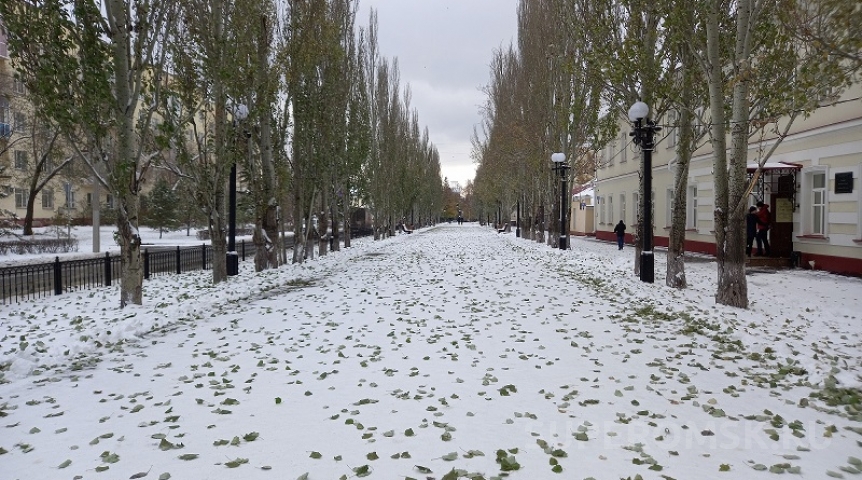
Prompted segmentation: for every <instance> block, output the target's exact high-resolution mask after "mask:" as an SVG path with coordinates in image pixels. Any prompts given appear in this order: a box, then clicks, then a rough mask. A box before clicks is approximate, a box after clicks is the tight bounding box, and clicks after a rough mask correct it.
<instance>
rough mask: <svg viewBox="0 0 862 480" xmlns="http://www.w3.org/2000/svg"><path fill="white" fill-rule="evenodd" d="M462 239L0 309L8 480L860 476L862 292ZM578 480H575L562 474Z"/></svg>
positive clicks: (408, 239) (841, 281) (819, 282)
mask: <svg viewBox="0 0 862 480" xmlns="http://www.w3.org/2000/svg"><path fill="white" fill-rule="evenodd" d="M656 260H657V262H656V263H657V265H656V272H657V277H658V278H657V283H656V284H654V285H647V284H643V283H641V282H640V281H639V280H638V279H637V278H636V277H635V276H634V275H632V274H631V273H630V271H631V265H632V263H633V251H632V249H630V248H628V247H627V248H626V249H625V250H623V251H622V252H620V251H618V250H617V248H616V245H611V244H606V243H601V242H596V241H593V240H590V239H581V238H574V239H573V242H572V250H570V251H565V252H563V251H559V250H554V249H551V248H549V247H547V246H545V245H541V244H536V243H531V242H527V241H525V240H523V239H519V238H515V236H514V234H498V233H497V232H496V231H495V230H493V229H490V228H481V227H478V226H476V225H470V224H468V225H463V226H458V225H448V224H447V225H442V226H439V227H436V228H432V229H426V230H417V231H416V232H414V233H413V234H412V235H399V236H397V237H393V238H390V239H387V240H384V241H380V242H373V241H371V240H367V239H363V240H360V241H358V242H356V246H355V247H354V248H351V249H347V250H343V251H341V252H337V253H335V254H332V255H329V256H326V257H323V258H317V259H314V260H312V261H309V262H306V263H305V264H302V265H290V266H285V267H283V268H281V269H279V270H278V271H274V272H264V273H260V274H255V273H253V272H251V271H250V269H251V266H250V263H246V264H244V266H243V271H242V273H241V275H240V276H238V277H235V278H233V279H231V281H230V282H229V283H228V284H227V285H220V286H215V287H214V286H212V285H211V284H210V273H209V272H197V273H190V274H185V275H181V276H172V277H164V276H163V277H157V278H154V279H152V280H149V281H147V282H145V289H146V290H145V304H144V305H143V306H140V307H132V308H126V309H124V310H119V309H118V308H117V304H118V297H119V295H118V293H117V290H116V288H105V289H101V290H93V291H85V292H80V293H76V294H70V295H65V296H59V297H53V298H50V299H47V300H44V301H39V302H33V303H25V304H15V305H4V306H0V339H2V340H0V365H2V367H0V375H2V381H3V382H4V383H2V384H0V477H2V478H3V479H45V480H49V479H70V478H73V479H126V478H146V479H147V480H156V479H161V480H164V479H168V478H173V479H233V478H239V477H242V478H243V479H247V480H252V479H279V480H282V479H288V480H292V479H296V478H302V479H309V480H316V479H338V478H357V477H366V476H367V477H369V478H379V479H387V480H388V479H404V478H414V479H426V478H433V479H438V480H439V479H455V478H484V479H491V478H498V477H502V476H505V475H508V476H509V477H510V478H523V479H548V478H567V479H568V478H573V479H586V478H595V479H598V480H601V479H618V478H629V477H630V478H636V477H637V476H638V475H639V476H640V477H642V478H644V479H650V478H655V479H659V478H663V479H679V480H683V479H712V478H717V479H737V478H746V479H748V478H774V475H775V474H778V473H785V474H798V475H800V476H801V477H800V478H808V479H819V478H830V477H834V478H842V476H843V477H845V478H854V477H855V475H854V473H858V472H859V471H860V470H862V461H860V460H859V459H858V458H859V457H862V447H860V445H862V422H860V420H862V413H860V410H862V405H860V403H859V402H860V394H859V387H860V385H862V381H860V362H861V361H860V359H862V344H860V339H862V337H860V332H862V280H860V279H854V278H845V277H838V276H832V275H827V274H823V273H819V272H811V271H801V270H797V271H783V272H777V273H776V272H768V271H763V272H758V273H752V274H751V275H749V277H748V281H749V291H750V298H751V299H752V302H751V303H752V307H751V309H749V310H737V309H731V308H726V307H721V306H717V305H715V304H714V301H713V298H712V296H713V293H714V283H715V282H714V278H715V275H716V273H715V264H714V263H712V262H711V261H708V260H706V259H704V261H697V262H690V263H689V264H688V265H687V274H688V280H689V283H690V285H691V287H690V288H689V289H686V290H683V291H677V290H673V289H670V288H667V287H665V286H664V284H663V283H664V282H663V281H662V277H663V273H661V272H664V256H663V255H657V258H656ZM557 472H559V473H557Z"/></svg>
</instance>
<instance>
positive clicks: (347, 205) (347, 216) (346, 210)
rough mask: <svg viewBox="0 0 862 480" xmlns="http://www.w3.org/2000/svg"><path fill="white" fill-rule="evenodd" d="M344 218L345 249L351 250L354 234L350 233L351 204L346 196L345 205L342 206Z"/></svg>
mask: <svg viewBox="0 0 862 480" xmlns="http://www.w3.org/2000/svg"><path fill="white" fill-rule="evenodd" d="M342 208H343V213H342V215H343V216H344V220H343V222H344V223H343V224H344V248H350V238H351V234H352V233H353V232H351V231H350V202H349V199H348V197H347V194H345V197H344V204H343V205H342Z"/></svg>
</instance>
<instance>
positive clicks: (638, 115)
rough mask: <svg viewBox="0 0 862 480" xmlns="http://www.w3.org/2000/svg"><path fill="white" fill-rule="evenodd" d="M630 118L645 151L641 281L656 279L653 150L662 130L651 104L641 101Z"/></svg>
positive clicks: (634, 135) (636, 104)
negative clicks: (650, 115)
mask: <svg viewBox="0 0 862 480" xmlns="http://www.w3.org/2000/svg"><path fill="white" fill-rule="evenodd" d="M629 120H630V121H631V122H632V124H633V128H634V130H633V131H632V132H631V133H630V134H629V135H630V136H631V137H633V140H634V142H635V145H638V146H640V147H641V150H642V151H643V175H644V191H643V229H642V231H643V250H642V251H641V258H640V262H641V269H640V270H641V281H642V282H647V283H653V282H654V281H655V258H654V256H653V245H652V151H653V148H654V147H655V143H654V137H655V133H656V132H658V131H660V130H661V127H657V126H656V124H655V122H654V121H652V120H650V119H649V106H648V105H647V104H646V103H644V102H641V101H638V102H635V104H634V105H632V106H631V108H629Z"/></svg>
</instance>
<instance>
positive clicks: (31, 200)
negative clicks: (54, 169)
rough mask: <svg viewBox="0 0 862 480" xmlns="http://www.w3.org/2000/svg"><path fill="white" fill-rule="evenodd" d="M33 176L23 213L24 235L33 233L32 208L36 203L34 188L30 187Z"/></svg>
mask: <svg viewBox="0 0 862 480" xmlns="http://www.w3.org/2000/svg"><path fill="white" fill-rule="evenodd" d="M32 183H35V178H34V179H33V182H31V188H30V191H29V192H28V193H27V213H26V214H24V235H33V210H34V208H35V203H36V193H37V192H36V189H35V188H33V187H32Z"/></svg>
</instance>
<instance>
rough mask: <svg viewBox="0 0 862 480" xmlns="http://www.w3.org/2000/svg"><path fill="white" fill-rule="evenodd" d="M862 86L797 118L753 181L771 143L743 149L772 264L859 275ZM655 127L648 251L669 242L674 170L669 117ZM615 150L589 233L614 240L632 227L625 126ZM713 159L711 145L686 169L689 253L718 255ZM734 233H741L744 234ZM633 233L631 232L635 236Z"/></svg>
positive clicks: (632, 150) (635, 203) (633, 156)
mask: <svg viewBox="0 0 862 480" xmlns="http://www.w3.org/2000/svg"><path fill="white" fill-rule="evenodd" d="M860 97H862V85H860V84H858V83H857V84H856V85H855V86H854V87H853V88H851V89H849V90H848V91H846V92H844V93H843V94H842V95H841V96H840V97H838V98H834V97H824V98H823V102H822V106H821V107H820V108H819V109H817V110H816V111H815V112H814V113H813V114H812V115H811V116H809V117H808V118H799V119H797V120H796V121H795V122H794V124H793V126H792V129H791V131H790V132H789V135H788V136H787V137H786V138H785V139H784V140H783V141H782V142H781V143H780V145H779V146H778V148H777V150H776V151H775V152H774V153H773V155H772V156H771V157H770V158H769V159H768V162H767V163H766V165H765V167H764V168H763V171H762V174H761V175H759V176H756V175H755V170H756V167H757V165H756V163H753V162H755V159H757V158H758V157H759V155H760V152H763V151H768V150H769V149H770V148H771V147H772V146H773V145H774V143H775V142H776V137H775V136H774V135H773V134H770V133H769V132H767V133H766V134H765V135H764V136H762V137H761V136H759V135H758V136H755V137H753V138H752V141H751V143H749V159H750V162H752V163H750V164H749V168H748V176H749V179H750V180H752V181H753V182H754V185H753V188H752V190H751V193H750V195H749V199H748V202H749V204H751V205H754V204H755V203H756V202H757V201H759V200H762V201H764V202H765V203H768V204H769V205H770V206H771V210H772V216H773V226H772V228H771V229H770V233H769V236H770V242H771V246H772V254H773V256H774V257H777V258H783V259H786V260H787V262H786V263H787V264H791V263H793V264H796V265H797V266H800V267H802V268H813V269H817V270H826V271H830V272H834V273H840V274H850V275H862V184H860V177H862V100H860ZM668 117H669V118H667V117H666V118H665V119H661V120H660V122H659V123H661V124H662V125H663V126H664V127H665V128H664V129H663V131H662V132H660V135H659V136H658V138H657V139H656V140H657V145H656V148H655V150H654V152H653V169H652V178H653V191H652V192H651V195H652V200H653V219H654V232H653V233H654V238H655V245H656V246H658V247H666V246H667V245H668V237H669V234H670V224H671V212H672V208H673V197H674V195H673V193H674V191H673V189H674V176H675V169H676V162H675V156H676V153H675V148H676V134H677V132H676V130H675V129H674V128H672V127H669V126H670V125H673V124H674V123H675V120H674V117H673V112H671V113H670V114H669V115H668ZM620 127H621V131H620V134H619V135H618V138H617V139H616V141H614V142H611V143H610V144H609V145H608V146H607V147H606V148H605V149H604V150H603V151H602V152H601V155H602V159H601V161H600V162H599V165H600V166H599V168H598V172H597V184H596V188H595V234H596V237H597V238H600V239H604V240H608V241H613V240H614V239H615V236H614V233H613V228H614V224H615V223H616V222H618V221H619V220H620V219H622V220H624V221H625V222H626V223H627V224H629V225H630V226H632V225H636V224H637V219H638V212H639V211H640V210H641V209H642V206H641V205H642V203H641V202H642V199H640V198H638V195H639V194H638V190H639V175H638V170H639V168H640V164H641V152H640V149H638V148H636V147H635V146H634V145H633V143H632V141H631V137H629V132H630V131H631V125H630V124H629V123H628V121H627V119H625V120H622V121H621V123H620ZM713 168H714V164H713V156H712V148H711V145H710V144H709V142H706V143H705V144H704V145H703V146H701V148H699V149H698V150H697V151H696V152H695V154H694V156H693V158H692V161H691V166H690V169H689V173H688V177H687V179H686V184H685V188H686V190H687V192H686V193H687V203H686V205H685V209H686V244H685V249H686V251H688V252H703V253H708V254H713V255H714V254H715V251H716V246H715V236H714V232H713V224H714V222H713V215H712V212H713V206H714V203H715V202H714V190H713V188H714V187H713V183H714V182H713V180H714V177H713ZM741 228H744V226H742V227H741ZM632 230H633V229H632Z"/></svg>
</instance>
